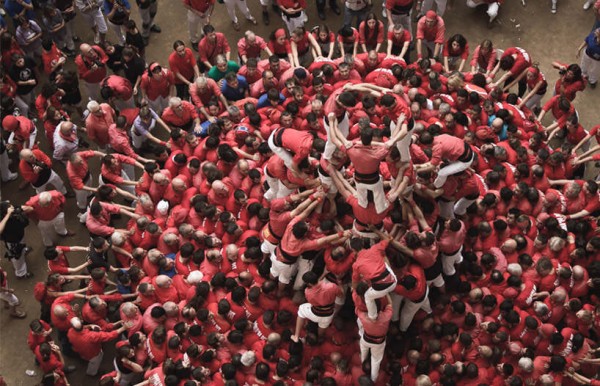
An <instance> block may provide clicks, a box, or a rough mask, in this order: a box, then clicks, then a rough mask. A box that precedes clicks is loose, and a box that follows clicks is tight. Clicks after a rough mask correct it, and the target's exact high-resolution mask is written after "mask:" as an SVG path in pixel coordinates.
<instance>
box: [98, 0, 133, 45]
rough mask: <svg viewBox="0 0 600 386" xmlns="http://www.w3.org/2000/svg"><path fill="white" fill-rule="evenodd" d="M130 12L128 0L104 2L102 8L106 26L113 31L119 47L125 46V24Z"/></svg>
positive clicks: (107, 0)
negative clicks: (106, 21)
mask: <svg viewBox="0 0 600 386" xmlns="http://www.w3.org/2000/svg"><path fill="white" fill-rule="evenodd" d="M130 10H131V5H129V1H128V0H104V4H103V6H102V11H103V12H104V14H105V15H106V19H107V20H108V25H109V26H110V27H111V28H112V29H113V31H115V34H116V35H117V38H118V39H119V44H121V45H124V44H125V32H126V28H125V23H126V22H127V21H128V20H129V14H130V13H131V11H130Z"/></svg>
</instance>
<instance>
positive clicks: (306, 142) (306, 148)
mask: <svg viewBox="0 0 600 386" xmlns="http://www.w3.org/2000/svg"><path fill="white" fill-rule="evenodd" d="M280 130H283V134H281V147H283V148H286V149H289V150H291V151H292V152H294V162H295V163H296V164H298V163H299V162H300V161H302V160H303V159H304V158H306V157H308V156H309V154H310V150H311V148H312V144H313V139H314V137H313V136H312V134H311V133H309V132H306V131H300V130H294V129H280ZM275 136H277V133H275Z"/></svg>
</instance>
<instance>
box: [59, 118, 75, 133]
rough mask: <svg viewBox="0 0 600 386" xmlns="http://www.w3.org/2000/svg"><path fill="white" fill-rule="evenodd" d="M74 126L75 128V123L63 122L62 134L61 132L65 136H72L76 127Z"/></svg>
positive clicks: (61, 126) (61, 125)
mask: <svg viewBox="0 0 600 386" xmlns="http://www.w3.org/2000/svg"><path fill="white" fill-rule="evenodd" d="M74 126H75V125H73V122H71V121H65V122H62V123H61V124H60V132H61V133H62V134H63V135H70V134H71V132H73V127H74Z"/></svg>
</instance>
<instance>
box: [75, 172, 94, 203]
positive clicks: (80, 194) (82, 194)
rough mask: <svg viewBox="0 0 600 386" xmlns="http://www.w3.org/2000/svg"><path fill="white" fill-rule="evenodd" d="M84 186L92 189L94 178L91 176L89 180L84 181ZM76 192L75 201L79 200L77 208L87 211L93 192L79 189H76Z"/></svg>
mask: <svg viewBox="0 0 600 386" xmlns="http://www.w3.org/2000/svg"><path fill="white" fill-rule="evenodd" d="M83 184H84V185H85V186H87V187H89V188H91V187H92V176H91V175H90V176H89V177H88V179H87V180H85V181H83ZM74 190H75V199H76V200H77V207H78V208H79V209H80V210H82V211H83V210H86V208H87V199H88V197H89V196H91V194H92V192H90V191H88V190H84V189H81V190H78V189H74Z"/></svg>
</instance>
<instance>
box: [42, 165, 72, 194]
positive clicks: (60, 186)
mask: <svg viewBox="0 0 600 386" xmlns="http://www.w3.org/2000/svg"><path fill="white" fill-rule="evenodd" d="M48 185H52V186H54V187H55V188H56V190H58V191H59V192H61V193H62V194H67V188H65V184H64V183H63V181H62V180H61V179H60V176H59V175H58V174H56V172H55V171H54V170H52V172H51V174H50V178H49V179H48V181H47V182H46V183H45V184H44V185H41V186H39V187H37V188H36V187H34V189H35V192H36V193H37V194H40V193H42V192H45V191H46V188H47V187H48Z"/></svg>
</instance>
